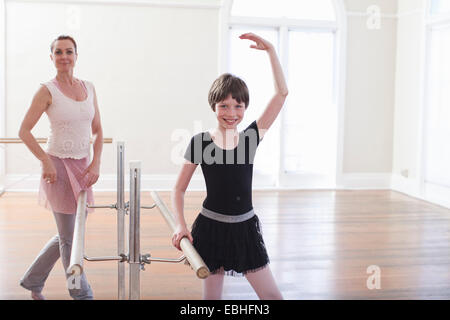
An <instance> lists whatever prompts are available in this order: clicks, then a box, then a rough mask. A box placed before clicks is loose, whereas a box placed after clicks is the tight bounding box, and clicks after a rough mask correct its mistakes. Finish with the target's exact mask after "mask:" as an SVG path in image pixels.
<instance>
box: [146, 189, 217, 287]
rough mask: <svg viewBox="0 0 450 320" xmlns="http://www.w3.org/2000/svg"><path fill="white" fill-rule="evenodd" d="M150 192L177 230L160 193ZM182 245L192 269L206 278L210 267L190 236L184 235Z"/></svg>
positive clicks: (201, 277) (162, 212)
mask: <svg viewBox="0 0 450 320" xmlns="http://www.w3.org/2000/svg"><path fill="white" fill-rule="evenodd" d="M150 194H151V196H152V198H153V200H154V201H155V204H156V207H157V208H158V209H159V211H160V212H161V215H162V216H163V217H164V220H166V222H167V224H168V225H169V227H170V229H171V230H172V232H174V231H175V228H176V223H175V220H174V218H173V215H172V213H171V212H170V211H169V209H167V207H166V205H165V204H164V202H163V201H162V200H161V199H160V198H159V196H158V194H157V193H156V192H155V191H150ZM180 247H181V250H183V253H184V255H185V256H186V258H187V260H188V261H189V263H190V265H191V267H192V269H194V271H195V273H196V274H197V277H199V278H200V279H205V278H207V277H208V276H209V269H208V267H207V266H206V264H205V262H204V261H203V259H202V257H200V255H199V254H198V252H197V250H195V248H194V246H193V245H192V243H191V242H190V241H189V239H188V238H186V237H184V238H183V239H181V241H180Z"/></svg>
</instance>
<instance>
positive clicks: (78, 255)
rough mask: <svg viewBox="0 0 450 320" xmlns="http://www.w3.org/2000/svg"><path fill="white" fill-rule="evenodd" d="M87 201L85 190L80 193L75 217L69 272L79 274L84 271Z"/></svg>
mask: <svg viewBox="0 0 450 320" xmlns="http://www.w3.org/2000/svg"><path fill="white" fill-rule="evenodd" d="M86 201H87V193H86V190H83V191H81V192H80V194H79V195H78V200H77V215H76V217H75V229H74V231H73V241H72V252H71V254H70V263H69V268H67V271H66V272H67V273H68V274H71V275H76V276H79V275H81V274H82V273H83V259H84V234H85V228H86Z"/></svg>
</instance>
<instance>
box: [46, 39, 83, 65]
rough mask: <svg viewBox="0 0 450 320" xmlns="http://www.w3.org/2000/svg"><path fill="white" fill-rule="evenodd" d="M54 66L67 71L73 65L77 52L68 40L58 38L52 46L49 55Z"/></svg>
mask: <svg viewBox="0 0 450 320" xmlns="http://www.w3.org/2000/svg"><path fill="white" fill-rule="evenodd" d="M50 58H51V59H52V61H53V63H54V64H55V67H56V69H57V70H58V71H60V72H69V71H71V70H72V69H73V68H74V67H75V62H76V61H77V54H76V53H75V46H74V45H73V43H72V41H70V40H58V41H56V42H55V44H54V46H53V52H52V54H51V55H50Z"/></svg>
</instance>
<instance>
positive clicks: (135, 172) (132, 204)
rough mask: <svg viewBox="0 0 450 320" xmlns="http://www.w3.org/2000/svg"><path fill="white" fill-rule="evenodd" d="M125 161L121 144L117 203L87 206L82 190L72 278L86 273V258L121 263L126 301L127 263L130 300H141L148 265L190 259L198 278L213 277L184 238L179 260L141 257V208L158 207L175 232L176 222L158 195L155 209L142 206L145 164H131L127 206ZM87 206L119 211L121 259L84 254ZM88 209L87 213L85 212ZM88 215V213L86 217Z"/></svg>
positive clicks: (120, 285)
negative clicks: (127, 227)
mask: <svg viewBox="0 0 450 320" xmlns="http://www.w3.org/2000/svg"><path fill="white" fill-rule="evenodd" d="M124 158H125V144H124V142H121V141H120V142H117V202H116V204H111V205H99V206H87V205H86V192H85V191H82V192H81V193H80V196H79V197H78V199H77V201H78V203H77V217H76V222H75V230H74V236H73V247H72V254H71V257H70V266H69V268H68V269H67V273H68V274H71V275H80V274H81V273H82V272H83V258H84V259H85V260H87V261H118V299H119V300H124V299H125V264H124V263H123V262H128V263H129V299H130V300H138V299H140V274H139V272H140V271H141V270H145V269H144V265H145V264H150V263H151V262H168V263H179V262H182V261H183V260H185V259H186V258H187V260H188V262H189V263H190V265H191V267H192V268H193V269H194V271H195V272H196V274H197V277H199V278H201V279H204V278H206V277H208V276H209V270H208V268H207V267H206V265H205V263H204V261H203V259H202V258H201V257H200V255H199V254H198V253H197V251H196V250H195V249H194V247H193V246H192V244H191V243H190V241H189V240H188V239H187V238H183V239H182V240H181V242H180V247H181V249H182V250H183V253H184V255H182V256H181V257H179V258H178V259H167V258H153V257H151V255H150V254H149V253H148V254H143V255H141V254H140V209H141V208H142V209H153V208H155V207H156V208H158V209H159V211H160V212H161V214H162V215H163V217H164V219H165V220H166V222H167V224H168V225H169V227H170V228H171V230H172V231H174V230H175V220H174V218H173V215H172V213H171V212H170V211H169V210H168V209H167V207H166V206H165V204H164V202H163V201H162V200H161V199H160V198H159V196H158V194H157V193H156V192H154V191H151V196H152V198H153V200H154V201H155V204H153V205H151V206H141V205H140V190H141V162H140V161H131V162H130V201H129V202H127V203H125V189H124V182H125V176H124ZM86 207H90V208H107V209H116V210H117V256H103V257H88V256H86V255H85V254H84V235H85V223H86V221H85V220H86V219H85V212H86ZM83 208H84V210H83ZM128 212H129V215H130V223H129V239H128V244H129V254H128V255H126V254H125V253H124V252H125V215H126V214H128ZM83 213H84V214H83Z"/></svg>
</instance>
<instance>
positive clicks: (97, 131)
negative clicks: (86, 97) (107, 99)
mask: <svg viewBox="0 0 450 320" xmlns="http://www.w3.org/2000/svg"><path fill="white" fill-rule="evenodd" d="M94 109H95V115H94V119H93V120H92V125H91V126H92V136H93V138H94V143H93V147H94V157H93V159H92V162H91V164H90V165H89V167H88V168H87V169H86V171H85V173H84V174H89V175H88V177H89V178H88V179H89V180H88V184H87V186H88V187H90V186H91V185H93V184H94V183H96V182H97V180H98V178H99V176H100V159H101V156H102V150H103V130H102V123H101V121H100V112H99V110H98V103H97V94H96V92H95V88H94Z"/></svg>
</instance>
